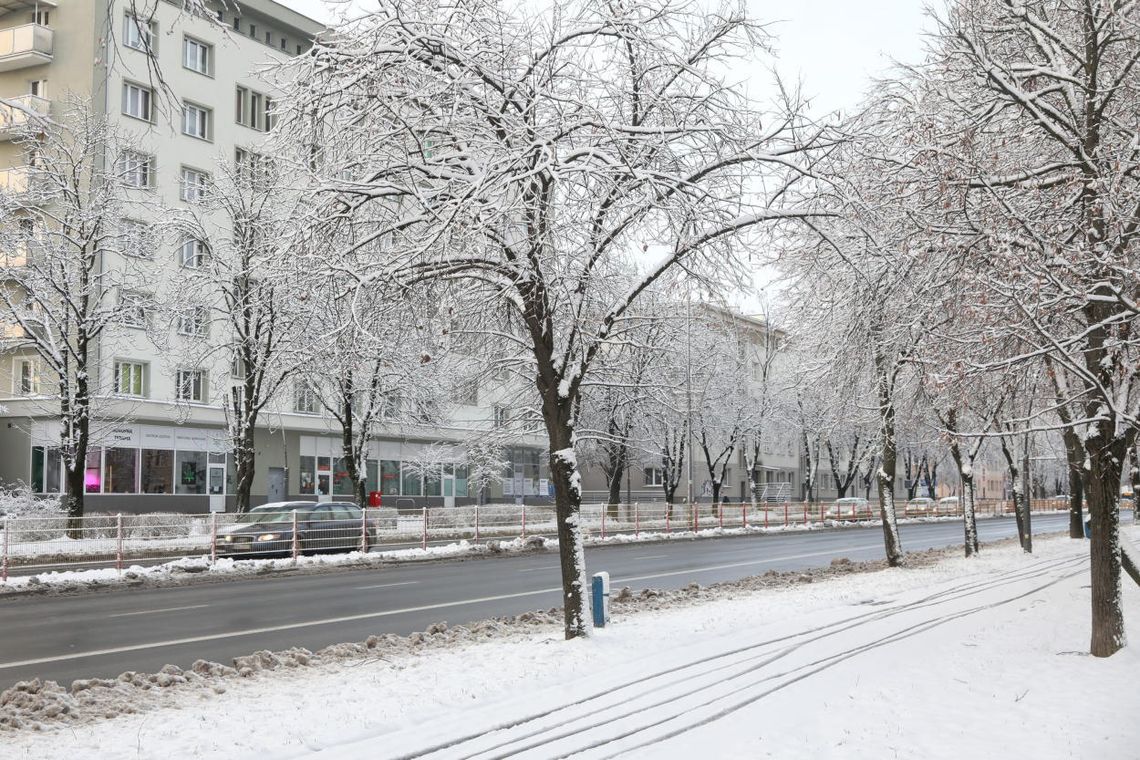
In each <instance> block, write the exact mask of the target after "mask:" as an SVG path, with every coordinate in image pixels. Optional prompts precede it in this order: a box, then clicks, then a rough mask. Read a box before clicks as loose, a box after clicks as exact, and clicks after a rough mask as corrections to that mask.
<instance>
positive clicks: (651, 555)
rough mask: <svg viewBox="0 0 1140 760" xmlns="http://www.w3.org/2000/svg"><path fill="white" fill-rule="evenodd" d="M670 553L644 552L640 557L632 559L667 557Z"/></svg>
mask: <svg viewBox="0 0 1140 760" xmlns="http://www.w3.org/2000/svg"><path fill="white" fill-rule="evenodd" d="M668 556H669V555H668V554H642V555H641V556H639V557H631V559H665V558H666V557H668Z"/></svg>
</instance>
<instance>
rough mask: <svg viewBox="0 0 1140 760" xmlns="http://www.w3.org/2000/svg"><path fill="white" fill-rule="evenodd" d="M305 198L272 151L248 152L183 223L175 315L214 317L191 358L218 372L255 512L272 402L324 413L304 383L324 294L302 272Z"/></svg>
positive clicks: (240, 507)
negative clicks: (257, 466)
mask: <svg viewBox="0 0 1140 760" xmlns="http://www.w3.org/2000/svg"><path fill="white" fill-rule="evenodd" d="M305 199H306V196H305V193H304V192H302V191H301V189H300V188H297V187H296V186H295V184H294V182H293V180H292V178H290V177H288V176H286V174H285V173H284V172H282V171H280V165H279V164H278V162H277V161H276V160H275V159H274V158H273V157H272V156H271V155H270V154H269V153H268V152H266V153H259V152H255V151H252V150H245V149H239V150H238V151H237V153H236V155H235V157H234V160H233V161H232V162H230V161H229V160H228V159H226V160H223V161H220V162H219V163H218V164H217V170H216V172H215V174H214V177H213V181H212V182H211V184H210V186H209V187H207V188H204V189H203V190H202V191H201V192H200V193H196V194H195V200H196V202H195V203H194V204H193V205H192V206H191V207H190V208H189V209H188V210H187V211H185V212H184V213H183V214H181V216H180V217H179V218H178V229H179V233H180V235H181V241H182V242H181V243H180V248H179V251H180V253H179V257H180V262H179V263H180V268H179V271H178V277H177V278H176V279H175V288H174V290H173V292H172V293H171V295H170V298H169V299H168V309H169V310H170V311H171V314H172V315H173V316H174V318H175V319H180V318H183V317H182V315H185V314H193V313H205V314H208V315H209V318H208V329H206V330H202V331H201V334H200V335H198V336H197V340H195V341H192V342H189V343H187V344H186V345H185V347H184V348H183V350H184V351H185V355H186V358H187V361H188V363H190V364H192V365H194V366H214V367H218V368H220V369H222V371H220V372H218V373H215V374H216V375H219V376H220V377H221V378H222V380H221V382H220V385H219V387H217V388H216V394H215V395H216V397H217V398H219V399H220V400H221V405H222V408H223V410H224V412H225V415H226V434H227V438H228V440H229V447H230V453H231V455H232V456H233V458H234V465H235V470H236V478H237V482H236V483H235V484H234V494H235V495H236V509H237V511H239V512H243V511H245V510H247V509H248V508H249V506H250V503H249V499H250V491H251V488H252V486H253V474H254V463H255V457H256V447H255V445H254V432H255V430H256V428H257V424H258V421H259V420H260V419H261V415H262V414H263V413H264V412H265V411H266V410H267V409H268V408H269V407H270V405H271V404H274V403H280V404H281V405H282V406H284V407H285V408H286V409H287V410H289V411H306V412H310V413H313V412H316V411H317V399H316V395H315V391H314V389H313V388H312V387H311V386H310V385H309V384H308V382H307V381H306V380H305V379H304V378H301V377H299V375H298V373H299V370H300V369H301V368H302V367H303V366H305V365H307V364H308V362H310V361H311V357H312V355H313V350H312V347H313V346H315V345H320V344H321V342H322V340H321V336H319V335H316V334H315V331H316V330H317V329H318V327H319V324H318V322H317V319H316V315H317V313H318V309H317V308H316V307H315V305H314V304H313V303H312V299H313V298H314V294H315V289H314V288H312V287H311V282H310V280H309V278H308V277H307V276H305V275H302V274H301V271H302V270H300V269H299V268H297V266H296V262H297V260H298V256H299V253H300V252H299V251H298V250H297V248H296V246H297V245H298V244H299V243H298V241H302V243H301V244H303V241H304V240H305V238H304V237H303V236H301V235H298V234H297V225H298V224H300V223H301V222H300V220H303V219H304V218H305V214H304V209H305V208H306V200H305Z"/></svg>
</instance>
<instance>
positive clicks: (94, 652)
mask: <svg viewBox="0 0 1140 760" xmlns="http://www.w3.org/2000/svg"><path fill="white" fill-rule="evenodd" d="M561 592H562V588H561V587H558V588H543V589H537V590H535V591H520V592H519V593H517V594H496V595H495V596H482V597H478V598H476V599H462V600H459V601H455V602H440V603H439V604H425V605H423V606H421V607H404V608H403V609H399V610H388V611H386V612H366V613H362V614H360V615H344V616H342V617H335V618H325V619H323V620H308V621H305V622H303V623H286V624H283V625H272V626H266V627H264V628H246V629H245V630H241V631H230V632H228V633H211V634H205V635H202V636H187V637H186V638H181V639H170V640H168V641H153V642H149V643H146V644H131V645H129V646H122V647H110V648H107V649H90V650H88V651H86V652H72V653H71V654H63V655H57V656H55V657H37V658H34V659H31V660H19V661H14V662H0V670H9V669H11V668H22V667H26V666H28V665H43V664H44V663H48V662H65V661H67V660H78V659H82V658H84V657H102V656H105V655H109V654H121V653H123V652H137V651H140V650H143V649H159V648H162V647H173V646H181V645H184V644H197V643H199V642H202V641H217V640H219V639H231V638H236V637H239V636H254V635H256V634H259V633H274V632H276V631H290V630H295V629H297V628H310V627H313V626H318V625H333V624H336V623H351V622H354V621H357V620H370V619H373V618H382V617H391V616H393V615H403V614H405V613H408V612H424V611H426V610H438V609H444V608H447V607H462V606H463V605H466V604H482V603H483V602H497V601H501V600H503V599H519V598H521V597H524V596H538V595H539V594H551V593H561Z"/></svg>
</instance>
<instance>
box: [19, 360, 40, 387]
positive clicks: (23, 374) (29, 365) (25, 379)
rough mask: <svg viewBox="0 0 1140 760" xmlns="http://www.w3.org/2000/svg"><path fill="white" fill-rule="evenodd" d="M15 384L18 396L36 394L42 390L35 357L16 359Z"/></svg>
mask: <svg viewBox="0 0 1140 760" xmlns="http://www.w3.org/2000/svg"><path fill="white" fill-rule="evenodd" d="M14 375H15V378H14V379H15V381H16V383H15V385H16V387H15V388H14V389H13V390H14V391H15V392H16V395H17V396H35V395H38V394H39V392H40V378H39V371H38V368H37V366H36V360H35V359H16V372H15V373H14Z"/></svg>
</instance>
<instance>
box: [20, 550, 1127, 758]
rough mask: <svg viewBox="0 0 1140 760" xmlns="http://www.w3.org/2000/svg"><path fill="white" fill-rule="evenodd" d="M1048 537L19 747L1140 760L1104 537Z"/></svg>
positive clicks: (287, 754) (26, 738) (281, 689)
mask: <svg viewBox="0 0 1140 760" xmlns="http://www.w3.org/2000/svg"><path fill="white" fill-rule="evenodd" d="M1128 530H1129V532H1130V533H1131V535H1132V536H1133V541H1136V538H1137V532H1136V529H1135V528H1129V529H1128ZM1036 548H1037V553H1036V554H1035V555H1033V556H1031V557H1030V556H1025V555H1022V554H1021V552H1020V550H1018V549H1017V548H1016V547H1005V548H1001V549H988V550H984V552H983V554H982V556H981V557H980V558H978V559H976V560H973V561H966V560H964V559H953V560H947V561H944V562H941V563H939V564H938V565H936V566H933V567H929V568H923V569H913V570H890V571H883V572H879V573H870V574H855V575H850V576H846V577H844V578H841V579H836V580H830V581H826V582H821V583H814V584H810V585H805V586H796V587H792V588H787V589H781V590H777V591H766V592H762V593H755V594H752V595H750V596H748V597H746V598H744V597H741V598H734V599H724V600H720V601H715V602H709V603H706V604H701V605H699V606H693V607H685V608H670V609H664V610H659V611H656V612H645V613H639V614H635V615H626V616H623V617H624V619H623V618H618V619H615V620H614V621H613V623H612V625H611V627H610V628H608V629H606V630H605V631H598V632H596V635H595V636H594V637H593V638H592V639H590V640H588V641H575V642H569V643H567V642H563V641H561V640H560V636H559V635H558V633H557V632H554V631H548V632H546V633H543V634H536V635H529V636H527V635H519V636H516V637H513V638H510V639H505V640H496V641H494V642H490V643H485V644H474V645H466V646H462V647H455V648H453V649H450V650H444V651H441V650H431V651H430V652H426V653H425V654H424V655H422V656H408V657H397V658H394V659H393V661H391V662H389V661H386V660H383V659H370V660H363V661H360V662H357V663H351V664H344V665H339V666H335V667H328V668H314V669H312V670H309V669H301V670H297V671H284V672H277V673H273V674H265V675H264V676H260V677H258V678H255V679H251V680H235V681H234V683H233V684H232V686H231V688H229V690H228V691H227V692H226V693H224V694H221V695H218V694H214V693H213V692H202V693H193V692H191V693H188V694H186V695H185V696H184V697H183V700H184V702H183V707H182V709H172V708H162V709H159V710H155V711H152V712H148V713H144V714H140V715H132V716H125V717H120V718H117V719H114V720H111V721H107V722H105V723H102V724H98V725H92V726H75V727H69V728H66V729H62V730H60V731H58V732H52V733H50V734H38V735H31V734H8V735H0V745H3V746H4V748H5V752H4V756H5V757H12V758H21V757H35V758H43V759H44V760H50V759H51V758H71V757H102V756H130V757H140V758H168V757H178V758H222V757H225V758H244V757H250V758H252V757H257V758H259V760H269V759H270V758H310V757H311V758H314V760H316V759H320V758H327V759H332V760H354V759H356V758H360V759H361V760H363V759H365V758H367V759H368V760H372V759H373V758H394V757H404V756H407V757H411V756H416V757H418V756H426V757H433V758H459V757H480V758H491V757H506V756H510V757H530V758H551V757H562V756H570V755H573V756H575V757H583V758H608V757H616V756H624V757H631V758H640V757H660V758H691V757H709V758H712V757H715V758H728V757H739V758H763V757H772V758H805V757H811V758H845V759H846V758H868V760H870V759H872V758H873V759H874V760H882V759H883V758H892V757H903V758H920V757H921V758H947V759H948V760H949V759H950V758H953V759H954V760H960V759H961V758H962V757H964V756H966V757H969V756H971V755H972V756H974V757H1009V758H1033V759H1034V760H1046V759H1049V758H1070V757H1076V758H1086V757H1096V758H1100V759H1102V760H1117V759H1118V760H1134V758H1135V757H1137V756H1138V755H1137V753H1138V752H1140V749H1138V748H1140V720H1138V719H1137V715H1138V713H1140V710H1138V708H1140V691H1138V690H1137V689H1136V686H1135V678H1136V674H1137V673H1140V650H1138V649H1137V648H1136V647H1135V646H1134V647H1132V648H1129V649H1126V650H1125V651H1123V652H1121V653H1119V654H1118V655H1116V656H1115V657H1113V658H1110V659H1108V660H1097V659H1094V658H1091V657H1088V656H1086V655H1084V654H1083V652H1085V651H1087V646H1088V637H1089V630H1088V626H1089V623H1088V606H1089V602H1088V593H1089V592H1088V577H1087V554H1086V552H1087V543H1085V542H1078V541H1071V540H1068V539H1062V538H1055V539H1046V540H1039V542H1038V543H1037V547H1036ZM1126 583H1128V584H1129V585H1128V586H1127V587H1126V590H1125V598H1124V601H1125V607H1126V614H1127V624H1128V627H1129V630H1130V631H1131V633H1132V634H1133V636H1134V638H1135V637H1137V636H1140V590H1138V589H1137V588H1136V587H1135V586H1134V585H1132V584H1131V582H1130V581H1128V580H1127V579H1126ZM1094 716H1095V717H1094ZM431 750H436V751H434V752H429V751H431ZM423 753H429V754H423Z"/></svg>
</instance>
